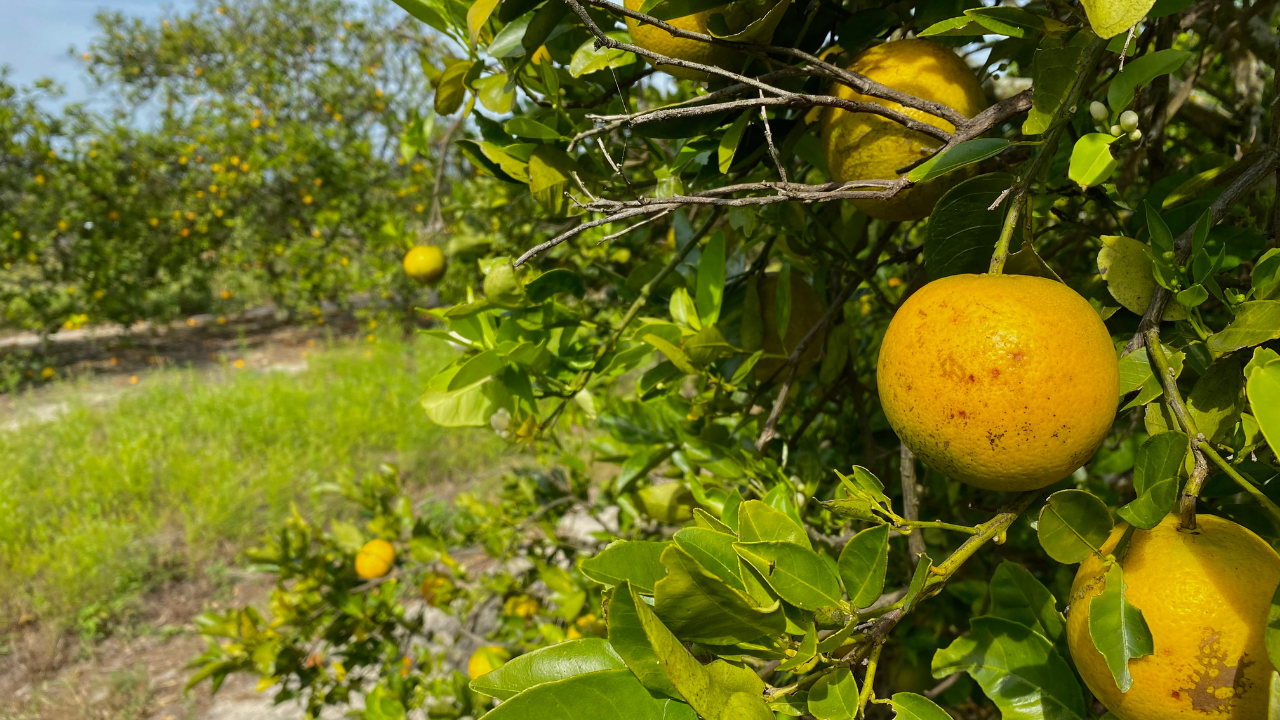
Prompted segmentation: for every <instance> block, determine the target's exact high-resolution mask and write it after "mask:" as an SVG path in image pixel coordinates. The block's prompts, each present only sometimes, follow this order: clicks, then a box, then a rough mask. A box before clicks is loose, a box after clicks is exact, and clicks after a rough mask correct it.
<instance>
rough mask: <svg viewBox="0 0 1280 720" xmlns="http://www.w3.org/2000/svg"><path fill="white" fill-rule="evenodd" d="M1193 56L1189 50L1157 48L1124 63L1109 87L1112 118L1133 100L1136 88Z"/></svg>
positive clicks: (1178, 66)
mask: <svg viewBox="0 0 1280 720" xmlns="http://www.w3.org/2000/svg"><path fill="white" fill-rule="evenodd" d="M1190 57H1191V52H1190V51H1188V50H1173V49H1168V50H1156V51H1155V52H1150V53H1147V54H1146V55H1143V56H1142V57H1139V58H1134V59H1133V60H1130V61H1129V62H1127V63H1125V64H1124V70H1122V71H1121V72H1119V73H1117V74H1116V76H1115V77H1114V78H1112V79H1111V85H1110V86H1109V87H1108V88H1107V104H1108V105H1110V106H1111V116H1112V118H1115V117H1118V116H1119V114H1120V111H1121V110H1124V109H1125V108H1127V107H1129V104H1130V103H1132V102H1133V93H1134V89H1135V88H1137V87H1138V86H1139V85H1146V84H1147V83H1149V82H1151V81H1152V80H1155V79H1156V78H1158V77H1160V76H1161V75H1168V74H1169V73H1172V72H1175V71H1177V69H1178V68H1180V67H1182V66H1183V64H1185V63H1186V62H1187V60H1188V59H1189V58H1190Z"/></svg>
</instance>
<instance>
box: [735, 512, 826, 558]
mask: <svg viewBox="0 0 1280 720" xmlns="http://www.w3.org/2000/svg"><path fill="white" fill-rule="evenodd" d="M738 535H739V537H740V539H741V540H742V542H748V543H751V542H789V543H795V544H797V545H801V546H803V547H805V548H806V549H809V550H812V549H813V545H812V544H811V543H810V542H809V536H808V535H806V534H805V531H804V528H802V527H800V526H799V525H797V524H796V522H795V521H794V520H792V519H791V518H790V517H787V514H786V513H783V512H779V511H777V510H774V509H773V508H771V507H769V506H768V505H765V504H764V503H762V502H760V501H759V500H748V501H746V502H744V503H742V506H741V507H740V508H738Z"/></svg>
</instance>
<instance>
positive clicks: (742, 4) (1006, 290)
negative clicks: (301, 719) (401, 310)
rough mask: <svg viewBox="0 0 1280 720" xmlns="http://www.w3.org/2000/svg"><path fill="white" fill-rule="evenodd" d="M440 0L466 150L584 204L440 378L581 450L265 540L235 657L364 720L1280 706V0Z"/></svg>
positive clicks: (471, 325)
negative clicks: (260, 600) (1278, 191)
mask: <svg viewBox="0 0 1280 720" xmlns="http://www.w3.org/2000/svg"><path fill="white" fill-rule="evenodd" d="M397 1H398V2H399V3H400V4H401V5H403V6H404V8H405V9H406V10H407V11H408V12H409V13H410V14H412V15H413V16H414V17H416V18H418V19H420V20H422V21H423V22H424V23H426V24H428V25H430V26H431V27H433V28H434V29H435V30H436V31H437V32H438V33H440V34H441V35H442V36H446V37H448V38H450V39H451V40H452V42H453V47H454V48H455V49H456V50H457V52H458V55H459V57H458V58H457V59H456V60H453V61H451V62H450V63H449V64H448V65H447V66H445V67H443V68H434V69H433V74H434V73H438V74H436V75H435V77H434V78H433V85H434V87H435V98H434V106H435V110H436V111H437V113H439V114H450V113H460V115H458V116H457V117H462V118H466V119H467V121H468V122H469V123H471V124H472V125H473V126H474V128H475V130H476V133H477V135H476V136H473V137H471V138H464V139H459V140H457V141H456V142H455V143H454V144H455V146H456V147H457V148H459V150H460V151H461V152H462V153H464V154H465V155H466V157H467V158H468V159H469V161H470V162H471V163H472V165H473V166H474V167H475V168H476V169H477V170H479V171H480V172H483V173H485V174H486V176H488V177H491V178H493V179H495V180H496V181H498V182H502V183H506V184H507V185H509V186H510V187H511V188H513V189H514V191H515V192H514V193H513V196H519V195H520V193H522V192H523V191H525V190H526V189H527V191H528V196H529V197H531V198H532V199H533V200H535V201H536V202H537V203H538V206H539V210H538V211H537V214H536V215H535V216H533V217H525V216H521V215H518V214H517V213H516V211H515V210H511V211H504V212H502V213H501V214H500V215H499V216H497V217H495V220H494V222H495V223H498V224H507V225H512V224H515V223H529V224H530V228H531V234H530V242H531V243H532V244H531V245H529V246H527V247H522V248H519V251H518V252H515V253H513V254H512V255H511V256H504V255H502V254H501V251H500V250H499V251H498V252H495V253H493V254H492V256H490V257H487V258H486V259H484V260H483V261H482V262H481V263H480V267H481V269H482V271H483V272H484V274H485V278H484V281H483V285H482V287H481V288H473V289H471V290H469V291H468V294H467V299H466V302H463V303H459V304H457V305H455V306H453V307H451V308H447V309H440V310H436V311H433V314H434V315H435V317H437V318H438V319H439V321H440V323H441V326H440V327H439V328H437V329H432V330H430V331H429V332H432V333H435V334H438V335H440V336H442V337H445V338H447V339H448V340H449V341H451V342H453V343H455V344H457V345H459V346H460V347H461V348H462V353H461V354H460V356H459V358H458V359H457V360H456V361H455V362H453V363H452V364H450V365H449V366H448V367H446V368H445V369H444V370H442V371H441V372H440V373H439V374H438V375H436V376H435V377H434V378H433V379H432V380H431V381H430V382H429V384H428V386H427V387H426V388H425V389H424V390H425V394H424V397H423V401H422V404H423V406H424V410H425V412H426V414H427V415H428V416H429V417H430V418H431V419H432V420H433V421H435V422H437V423H440V424H442V425H448V426H489V427H492V429H493V430H494V431H495V432H497V433H498V434H500V435H501V436H502V437H504V438H507V439H509V440H510V441H511V442H512V443H513V444H517V445H520V446H522V447H525V448H528V449H529V450H531V451H533V452H535V453H536V457H537V461H536V462H535V463H533V464H532V469H528V470H524V471H521V472H518V473H513V474H510V475H508V476H507V477H506V478H505V479H504V480H503V483H502V486H501V488H494V489H493V492H490V493H487V494H463V495H459V496H458V497H456V498H453V499H452V500H451V501H448V502H446V501H444V500H442V499H429V500H426V501H425V502H420V503H415V502H414V501H413V500H412V499H411V495H410V494H409V493H407V492H406V490H405V488H404V487H403V485H402V484H401V480H400V479H399V478H398V476H397V475H396V473H395V471H394V469H391V468H388V469H386V470H385V471H384V472H383V473H380V474H378V475H375V476H371V477H369V478H365V479H364V480H361V481H359V482H352V483H348V484H344V485H342V486H341V487H339V488H335V489H336V490H338V491H340V492H343V493H345V495H346V496H347V497H349V498H350V499H351V500H352V501H353V502H355V503H357V504H358V505H359V506H360V508H362V510H363V513H364V514H363V516H362V519H361V522H360V523H359V524H347V523H332V524H330V525H329V526H327V527H325V526H322V525H319V524H316V523H313V522H311V521H309V520H307V519H305V518H302V517H295V518H293V519H292V520H291V521H290V522H289V523H288V525H287V526H286V527H284V528H282V529H280V530H279V531H278V532H277V533H275V534H274V535H272V536H270V537H269V538H268V541H267V542H266V544H264V546H263V547H262V548H261V549H259V550H255V551H254V552H253V553H252V554H251V558H252V559H253V561H254V562H257V563H261V564H262V566H263V567H264V568H266V569H268V570H270V571H272V572H274V573H276V574H277V576H278V578H279V585H278V588H277V590H276V592H275V593H274V594H273V596H272V600H271V604H270V608H269V611H268V613H267V614H266V615H263V614H262V613H260V612H259V611H258V610H255V609H252V608H242V609H232V610H229V611H227V612H225V613H219V614H210V615H206V616H203V617H202V618H201V619H200V623H201V627H202V628H203V630H204V632H206V633H207V634H208V635H209V636H210V640H211V642H210V648H209V650H208V652H207V653H205V654H204V655H203V656H201V658H199V659H198V660H197V661H196V663H195V665H196V667H198V670H197V671H196V673H195V676H194V677H193V681H192V682H193V683H199V682H201V681H204V680H211V681H212V683H213V684H214V686H215V687H216V686H217V685H218V684H220V683H221V682H222V680H223V679H224V678H225V677H226V676H227V675H228V674H230V673H233V672H249V673H255V674H258V675H260V676H261V677H262V682H263V684H264V686H270V687H274V688H275V689H276V691H277V692H278V694H277V698H278V699H280V700H282V701H283V700H289V699H294V698H301V699H302V700H303V701H304V702H305V705H306V708H307V710H308V712H310V713H312V714H315V713H318V712H319V711H320V710H321V709H322V708H323V707H324V706H326V705H345V704H349V703H352V702H353V701H354V700H355V699H356V698H357V697H359V698H362V704H361V705H359V706H358V707H362V708H363V709H362V710H356V711H355V712H356V713H357V714H362V715H363V717H366V718H402V717H407V716H413V717H421V716H422V715H423V714H424V713H425V714H426V715H427V716H428V717H462V716H469V717H475V716H478V715H481V714H485V715H487V716H491V717H493V718H495V719H498V718H502V719H508V718H511V719H515V718H521V719H524V718H529V719H537V718H557V719H560V718H583V719H586V718H591V719H592V720H606V719H607V720H613V719H614V718H616V719H618V720H624V719H626V720H631V719H633V718H651V717H652V718H672V717H679V718H690V719H692V718H695V717H701V718H705V719H714V720H720V719H724V720H730V719H734V720H736V719H738V718H773V717H779V716H789V717H813V718H819V719H821V720H833V719H836V720H851V719H853V718H862V717H889V716H891V715H895V714H896V716H897V717H901V718H923V719H927V720H945V718H947V717H953V716H959V717H972V718H986V717H995V716H996V715H999V716H1002V717H1004V718H1006V719H1015V718H1016V719H1018V720H1040V719H1046V718H1047V719H1053V720H1059V719H1072V720H1074V719H1077V718H1079V719H1084V718H1094V717H1099V716H1102V715H1104V714H1107V713H1110V715H1107V717H1115V718H1120V719H1121V720H1153V719H1154V718H1170V717H1179V718H1181V717H1187V718H1191V717H1201V716H1203V715H1205V714H1209V715H1212V716H1218V717H1230V718H1240V719H1243V718H1262V717H1267V716H1268V713H1269V712H1270V713H1274V712H1275V710H1274V709H1273V708H1275V707H1277V703H1276V701H1275V700H1273V699H1272V697H1273V694H1274V693H1273V691H1272V688H1275V687H1277V686H1278V683H1280V676H1277V675H1276V673H1275V671H1274V669H1273V667H1274V665H1275V664H1276V662H1277V661H1280V657H1278V653H1277V647H1280V645H1278V644H1277V635H1276V634H1275V632H1276V629H1275V628H1274V627H1272V625H1273V624H1275V622H1276V620H1275V618H1276V612H1274V611H1273V610H1272V607H1273V600H1272V597H1273V593H1274V592H1275V590H1276V586H1277V585H1278V584H1280V556H1277V554H1276V552H1275V550H1274V549H1273V548H1272V544H1274V543H1276V542H1277V541H1280V508H1277V505H1276V502H1275V500H1276V495H1277V485H1276V478H1277V458H1276V450H1277V448H1280V414H1278V413H1280V361H1278V358H1280V356H1278V355H1277V352H1276V348H1277V338H1280V274H1278V270H1280V254H1278V253H1280V250H1277V249H1276V247H1275V246H1276V235H1275V233H1276V219H1275V218H1276V215H1275V213H1276V211H1277V205H1276V201H1275V188H1274V185H1273V183H1274V180H1273V179H1274V177H1275V173H1276V170H1277V168H1280V149H1278V147H1277V142H1278V141H1280V127H1278V125H1280V115H1278V114H1277V112H1276V104H1275V103H1276V97H1277V95H1276V86H1275V83H1276V73H1275V67H1274V62H1275V58H1276V57H1277V56H1278V51H1280V44H1278V43H1277V41H1276V34H1275V32H1274V28H1275V23H1276V20H1277V6H1276V4H1275V3H1272V2H1254V3H1214V2H1202V3H1196V2H1192V1H1191V0H1159V1H1158V2H1152V1H1151V0H1145V1H1144V0H1135V1H1134V2H1123V3H1122V2H1097V1H1095V0H1084V1H1083V3H1082V4H1081V5H1077V4H1075V3H1067V2H1059V1H1058V0H1050V1H1048V2H1039V1H1032V2H1017V3H1010V4H1003V5H1000V6H995V7H988V6H979V4H978V3H976V2H972V3H967V2H963V1H956V2H952V1H950V0H946V1H930V0H920V1H918V2H912V1H905V0H904V1H890V0H883V1H872V2H861V3H856V4H855V3H839V2H823V1H821V0H820V1H818V2H812V3H792V2H788V0H781V2H764V3H758V2H752V1H751V0H741V1H739V2H733V3H730V4H728V5H725V4H722V3H718V2H716V1H715V0H706V1H705V2H703V1H701V0H636V1H634V2H632V1H629V2H627V3H626V4H625V5H619V4H617V3H615V2H612V1H611V0H547V1H546V2H544V3H539V2H538V1H537V0H502V1H499V0H477V2H474V3H470V4H468V3H462V2H447V1H445V0H397ZM668 72H669V73H670V76H668V74H667V73H668ZM671 76H675V77H678V78H680V80H679V81H676V80H673V79H672V77H671ZM703 83H705V84H703ZM481 290H482V291H483V292H480V291H481ZM584 429H585V431H584ZM599 463H612V465H600V464H599ZM601 467H608V468H610V469H609V470H608V471H607V472H601V471H600V469H599V468H601ZM371 539H380V540H384V541H388V542H390V543H391V545H392V548H393V549H394V551H395V554H394V556H393V560H392V561H391V562H390V563H388V568H387V572H386V574H381V575H377V576H376V577H371V576H370V573H368V572H366V573H364V574H363V576H362V575H361V574H359V573H357V571H356V568H355V558H356V557H357V554H358V553H360V551H361V548H362V547H365V544H366V543H367V542H368V541H370V540H371ZM371 547H373V546H371ZM376 547H379V548H381V547H382V546H381V545H378V546H376ZM384 550H385V548H384ZM365 552H366V554H368V552H369V551H365ZM1077 564H1079V565H1080V568H1079V570H1078V571H1077V569H1076V568H1075V567H1074V566H1076V565H1077ZM379 569H381V566H379ZM1073 578H1074V580H1073ZM944 708H945V709H944Z"/></svg>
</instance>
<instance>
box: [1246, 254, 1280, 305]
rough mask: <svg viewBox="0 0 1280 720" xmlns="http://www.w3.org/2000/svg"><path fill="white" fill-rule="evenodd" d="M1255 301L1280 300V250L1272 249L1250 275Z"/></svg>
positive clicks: (1261, 258)
mask: <svg viewBox="0 0 1280 720" xmlns="http://www.w3.org/2000/svg"><path fill="white" fill-rule="evenodd" d="M1249 280H1250V285H1251V286H1252V287H1253V299H1255V300H1280V248H1272V249H1271V250H1268V251H1266V252H1265V253H1263V254H1262V257H1260V258H1258V262H1257V263H1255V264H1254V266H1253V271H1252V272H1250V274H1249Z"/></svg>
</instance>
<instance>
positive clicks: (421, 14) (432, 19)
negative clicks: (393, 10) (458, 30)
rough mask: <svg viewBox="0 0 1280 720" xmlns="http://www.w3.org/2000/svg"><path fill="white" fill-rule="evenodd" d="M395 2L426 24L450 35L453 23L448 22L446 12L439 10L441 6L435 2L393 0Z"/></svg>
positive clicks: (425, 0)
mask: <svg viewBox="0 0 1280 720" xmlns="http://www.w3.org/2000/svg"><path fill="white" fill-rule="evenodd" d="M395 3H396V4H397V5H399V6H400V7H402V8H404V9H405V11H407V12H408V13H409V14H410V15H412V16H414V17H415V18H417V19H419V20H421V21H422V22H424V23H426V24H427V25H429V26H431V27H433V28H435V29H436V30H439V31H440V32H442V33H444V34H445V35H451V33H452V30H453V24H452V23H451V22H449V20H448V19H447V16H446V14H445V13H443V12H441V8H439V7H438V6H437V5H436V4H435V3H433V2H427V0H395Z"/></svg>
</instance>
